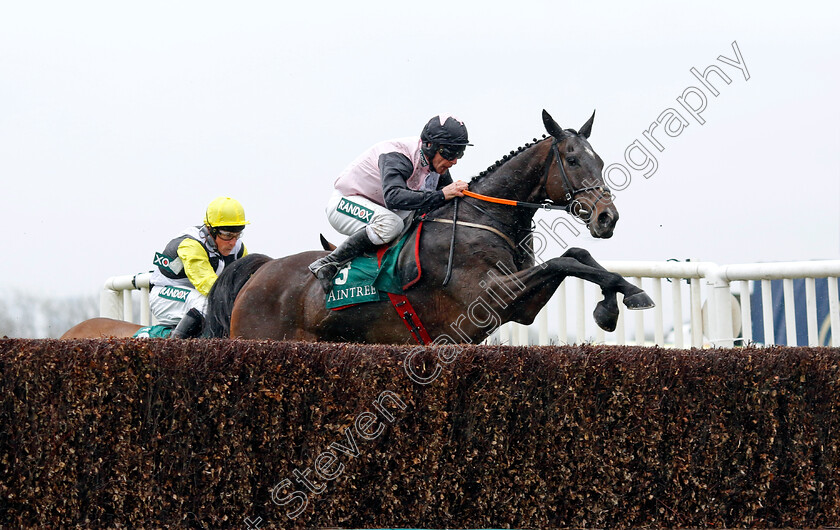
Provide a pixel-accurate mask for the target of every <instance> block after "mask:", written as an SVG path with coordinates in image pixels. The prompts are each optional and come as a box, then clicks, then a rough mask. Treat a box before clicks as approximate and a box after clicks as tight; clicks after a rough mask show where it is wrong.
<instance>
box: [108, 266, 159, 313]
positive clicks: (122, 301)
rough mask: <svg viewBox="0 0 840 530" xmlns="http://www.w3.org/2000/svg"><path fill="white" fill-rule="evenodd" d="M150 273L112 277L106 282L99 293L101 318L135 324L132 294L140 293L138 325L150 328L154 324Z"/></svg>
mask: <svg viewBox="0 0 840 530" xmlns="http://www.w3.org/2000/svg"><path fill="white" fill-rule="evenodd" d="M151 277H152V273H150V272H141V273H139V274H134V275H130V274H129V275H125V276H112V277H110V278H108V279H107V280H106V281H105V285H104V287H103V288H102V292H101V293H99V316H101V317H108V318H116V319H117V320H127V321H129V322H135V319H134V304H133V303H132V292H134V291H139V293H140V320H139V321H137V324H141V325H143V326H149V325H151V324H152V314H151V311H150V310H149V288H150V287H149V280H150V279H151Z"/></svg>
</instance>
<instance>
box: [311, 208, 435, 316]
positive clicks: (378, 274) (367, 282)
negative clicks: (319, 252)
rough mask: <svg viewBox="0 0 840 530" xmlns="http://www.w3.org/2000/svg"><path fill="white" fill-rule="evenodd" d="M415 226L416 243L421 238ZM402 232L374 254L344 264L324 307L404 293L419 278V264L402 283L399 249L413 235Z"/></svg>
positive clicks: (335, 306)
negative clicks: (411, 276)
mask: <svg viewBox="0 0 840 530" xmlns="http://www.w3.org/2000/svg"><path fill="white" fill-rule="evenodd" d="M421 227H422V224H421V225H419V226H418V228H417V238H416V240H415V246H416V245H417V243H418V242H419V241H420V228H421ZM412 232H413V231H412V230H409V231H408V232H407V233H405V234H404V235H403V236H402V237H401V238H400V239H398V240H397V241H396V242H395V243H394V244H392V245H391V246H389V247H385V246H382V247H380V248H379V249H378V250H377V252H376V255H373V254H363V255H361V256H358V257H356V258H353V259H352V260H351V261H350V262H348V263H347V264H345V265H344V266H343V267H342V268H341V269H340V270H339V271H338V274H336V276H335V278H334V279H333V287H332V289H331V290H330V292H329V293H327V300H326V304H327V309H333V310H339V309H344V308H345V307H349V306H351V305H356V304H363V303H366V302H378V301H380V300H388V299H389V297H388V295H387V293H394V294H403V292H404V291H405V289H408V288H409V287H411V286H412V285H414V283H416V282H417V280H419V279H420V264H419V262H418V264H417V277H416V278H414V279H413V280H411V281H409V282H408V283H406V284H402V280H401V279H400V271H399V270H398V269H397V261H398V258H399V256H400V251H401V250H402V248H403V246H405V243H406V241H408V238H409V237H410V236H411V234H412Z"/></svg>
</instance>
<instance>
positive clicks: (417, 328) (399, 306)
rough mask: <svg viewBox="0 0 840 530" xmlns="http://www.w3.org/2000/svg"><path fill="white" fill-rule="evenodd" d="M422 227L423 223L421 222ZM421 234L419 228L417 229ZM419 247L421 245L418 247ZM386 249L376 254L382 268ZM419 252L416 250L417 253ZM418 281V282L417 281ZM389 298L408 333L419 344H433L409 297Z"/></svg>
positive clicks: (418, 267) (393, 295) (399, 295)
mask: <svg viewBox="0 0 840 530" xmlns="http://www.w3.org/2000/svg"><path fill="white" fill-rule="evenodd" d="M420 225H421V226H422V225H423V223H422V221H421V222H420ZM417 230H418V232H419V230H420V229H419V228H418V229H417ZM417 241H418V242H419V241H420V234H419V233H418V234H417ZM418 246H419V245H418ZM385 250H386V247H380V248H379V251H378V252H377V253H376V257H377V258H379V265H380V266H382V257H383V256H384V255H385ZM417 251H418V249H417V248H415V253H416V252H417ZM416 259H417V269H418V270H419V269H420V257H419V256H417V258H416ZM417 279H420V275H419V274H418V276H417ZM415 281H417V280H415ZM411 283H414V282H410V283H409V285H411ZM388 298H390V299H391V304H392V305H393V306H394V310H396V312H397V314H398V315H399V316H400V318H401V319H402V321H403V323H404V324H405V327H407V328H408V331H410V332H411V336H412V337H414V340H416V341H417V343H418V344H423V345H426V344H431V343H432V337H430V336H429V332H428V331H426V326H424V325H423V322H422V321H421V320H420V317H419V316H418V315H417V311H415V310H414V307H412V305H411V302H409V301H408V297H406V296H405V295H404V294H395V293H388Z"/></svg>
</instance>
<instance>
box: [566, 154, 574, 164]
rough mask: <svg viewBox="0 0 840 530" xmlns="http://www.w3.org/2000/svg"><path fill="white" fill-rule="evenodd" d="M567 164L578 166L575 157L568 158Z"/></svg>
mask: <svg viewBox="0 0 840 530" xmlns="http://www.w3.org/2000/svg"><path fill="white" fill-rule="evenodd" d="M566 162H568V163H569V165H570V166H576V165H577V158H575V157H573V156H570V157H568V158H566Z"/></svg>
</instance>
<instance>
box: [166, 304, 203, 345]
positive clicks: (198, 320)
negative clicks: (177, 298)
mask: <svg viewBox="0 0 840 530" xmlns="http://www.w3.org/2000/svg"><path fill="white" fill-rule="evenodd" d="M203 327H204V315H202V314H201V311H199V310H198V309H196V308H192V309H190V310H189V311H187V314H186V315H184V318H182V319H181V321H180V322H178V325H177V326H175V329H173V330H172V334H171V335H169V338H170V339H189V338H192V337H198V336H199V335H200V334H201V328H203Z"/></svg>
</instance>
